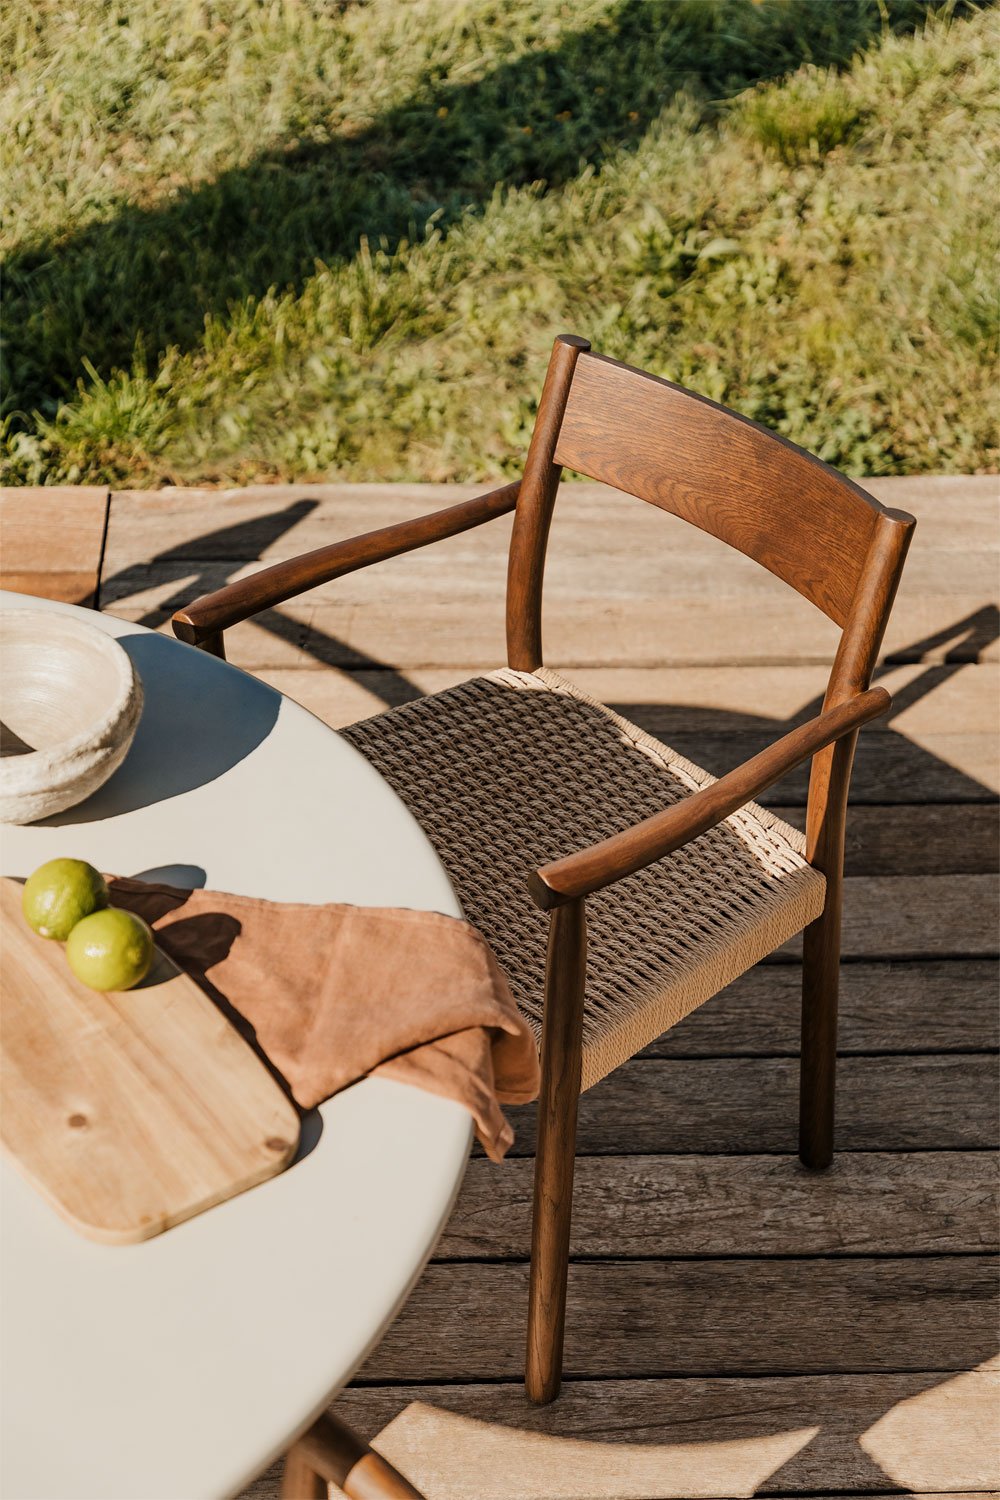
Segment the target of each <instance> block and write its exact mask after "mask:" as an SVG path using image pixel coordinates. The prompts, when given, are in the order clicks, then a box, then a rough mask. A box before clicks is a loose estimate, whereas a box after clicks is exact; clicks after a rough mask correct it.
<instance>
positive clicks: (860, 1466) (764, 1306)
mask: <svg viewBox="0 0 1000 1500" xmlns="http://www.w3.org/2000/svg"><path fill="white" fill-rule="evenodd" d="M871 488H872V490H873V491H874V493H876V494H877V495H878V496H879V497H880V498H883V499H884V500H886V501H887V502H889V503H892V504H896V505H901V506H903V507H905V508H907V509H911V510H913V511H914V512H915V513H916V515H917V517H918V520H919V526H918V530H917V535H916V541H915V543H914V547H913V551H912V554H911V558H910V561H909V564H908V567H907V572H906V575H905V578H904V584H903V589H902V591H901V594H900V598H899V601H898V604H897V608H896V612H895V616H894V620H893V623H892V626H891V631H890V636H889V638H888V640H887V642H886V650H885V663H884V666H883V668H882V669H881V673H880V679H879V680H881V681H882V682H883V683H884V684H885V685H886V686H887V687H888V688H889V689H890V690H891V691H892V692H893V694H894V696H895V704H894V708H893V712H892V715H891V717H890V718H889V719H888V720H887V721H880V723H879V724H878V725H876V726H872V728H870V729H868V730H866V731H865V732H864V734H863V735H862V740H861V747H860V750H859V754H858V761H857V769H856V773H855V780H854V796H853V813H852V817H851V822H850V832H849V853H848V873H849V880H848V894H847V913H846V923H845V958H846V963H845V966H844V979H843V1002H842V1009H843V1025H842V1034H841V1045H842V1055H843V1061H842V1064H841V1071H840V1095H839V1101H840V1102H839V1134H838V1145H839V1152H840V1154H839V1155H838V1158H837V1161H836V1164H835V1166H834V1168H833V1169H832V1170H831V1171H830V1172H829V1173H827V1174H824V1175H819V1176H811V1175H809V1174H807V1173H805V1172H804V1171H803V1170H802V1169H801V1168H800V1167H799V1166H798V1165H797V1163H796V1160H795V1124H796V1050H797V1030H798V1018H797V1004H798V996H797V982H798V975H797V963H796V945H794V944H791V945H789V946H788V948H787V950H785V951H783V952H782V953H781V954H779V955H777V956H776V959H775V961H774V962H772V963H768V964H765V965H762V966H760V967H759V968H758V969H756V970H755V971H753V972H752V973H751V974H749V975H748V976H746V977H745V978H743V979H742V980H740V981H738V982H737V983H736V984H734V985H732V986H731V987H730V989H729V990H727V991H726V992H724V993H723V994H722V995H720V996H718V997H717V998H716V999H715V1000H713V1001H710V1002H709V1003H708V1004H707V1005H706V1006H704V1007H703V1008H702V1009H701V1010H700V1011H698V1012H696V1013H695V1014H694V1015H692V1016H690V1017H689V1018H688V1019H687V1020H685V1021H684V1022H683V1023H682V1024H681V1025H680V1026H678V1027H676V1028H675V1029H674V1030H673V1031H671V1032H670V1033H668V1034H667V1035H666V1036H664V1037H663V1038H661V1039H660V1041H658V1042H657V1043H655V1044H654V1045H653V1046H652V1047H650V1048H649V1049H647V1051H646V1052H645V1053H644V1054H643V1055H642V1056H641V1057H640V1058H637V1059H636V1060H635V1061H633V1062H632V1063H630V1064H628V1065H627V1066H626V1067H624V1068H622V1069H620V1070H619V1071H618V1072H617V1073H616V1074H614V1075H613V1076H612V1077H611V1078H609V1079H607V1080H606V1081H605V1082H603V1083H602V1084H600V1085H599V1086H598V1087H597V1088H595V1089H594V1090H592V1091H591V1092H590V1093H588V1094H587V1095H586V1096H585V1097H584V1099H583V1102H582V1106H581V1123H580V1150H581V1158H580V1162H579V1171H578V1187H577V1196H576V1214H575V1220H574V1229H573V1256H574V1264H573V1267H572V1270H571V1276H570V1294H569V1302H570V1311H569V1332H568V1339H567V1360H566V1363H567V1371H568V1379H567V1381H566V1384H565V1387H564V1392H563V1395H562V1397H561V1398H560V1400H559V1401H558V1402H557V1403H556V1404H555V1405H553V1406H552V1407H549V1408H545V1409H541V1410H538V1409H534V1408H531V1407H529V1406H528V1404H527V1403H526V1401H525V1399H524V1397H523V1395H522V1393H521V1388H520V1385H519V1381H518V1375H519V1371H520V1366H521V1358H522V1344H523V1330H524V1308H525V1297H526V1286H527V1268H526V1255H527V1241H528V1213H529V1203H530V1182H531V1150H532V1142H533V1120H532V1111H531V1110H530V1109H526V1110H520V1111H514V1112H513V1113H514V1116H515V1124H516V1128H517V1133H518V1137H517V1144H516V1147H515V1150H514V1154H513V1159H512V1160H509V1161H508V1162H507V1163H505V1164H504V1165H503V1166H501V1167H497V1166H494V1165H492V1164H490V1163H489V1162H487V1161H486V1160H484V1159H482V1158H480V1157H478V1156H477V1157H475V1158H474V1159H473V1161H472V1163H471V1165H470V1168H469V1172H468V1176H467V1178H466V1182H465V1187H464V1189H463V1192H462V1195H461V1198H460V1201H459V1204H458V1206H457V1208H456V1211H455V1214H454V1216H453V1219H452V1221H451V1224H450V1226H449V1228H448V1230H447V1232H446V1234H445V1237H444V1239H443V1240H442V1242H441V1245H440V1248H439V1252H438V1255H437V1256H436V1258H435V1261H434V1263H433V1264H432V1265H431V1266H430V1267H429V1268H428V1270H427V1272H426V1273H425V1275H424V1277H423V1278H422V1280H421V1282H420V1283H419V1285H418V1287H417V1289H416V1291H415V1292H414V1294H413V1296H412V1298H411V1299H410V1302H409V1303H408V1305H407V1307H406V1309H405V1310H404V1312H403V1314H402V1315H401V1317H400V1318H399V1320H398V1322H397V1323H396V1325H395V1327H394V1328H393V1329H392V1330H391V1331H390V1333H389V1334H388V1336H387V1337H386V1339H385V1341H384V1342H383V1344H382V1345H381V1347H380V1348H379V1349H378V1350H377V1351H376V1352H375V1353H374V1354H373V1355H372V1357H371V1359H370V1360H369V1362H368V1364H367V1366H366V1367H365V1368H364V1370H363V1371H362V1372H361V1374H360V1376H359V1378H358V1380H357V1382H356V1383H355V1386H354V1387H353V1388H352V1389H351V1390H350V1391H349V1392H347V1393H346V1394H345V1395H344V1396H343V1397H342V1398H341V1400H340V1401H339V1402H338V1410H339V1411H340V1412H341V1413H343V1414H344V1415H346V1416H347V1417H348V1418H349V1419H350V1420H352V1421H353V1422H354V1424H355V1425H356V1426H357V1427H358V1428H359V1429H360V1430H362V1431H363V1432H365V1433H371V1432H374V1431H375V1430H377V1429H378V1428H379V1427H382V1426H384V1425H385V1424H386V1423H391V1425H390V1427H389V1430H388V1432H387V1433H386V1435H385V1439H384V1442H383V1446H384V1448H385V1451H386V1452H387V1453H388V1454H389V1455H390V1456H391V1457H393V1458H395V1459H396V1460H397V1461H398V1462H399V1463H400V1465H401V1466H402V1467H404V1468H407V1469H408V1471H409V1472H411V1473H412V1475H413V1477H414V1479H415V1481H416V1482H418V1483H423V1484H424V1485H425V1486H426V1488H427V1490H428V1493H429V1495H430V1496H431V1497H433V1500H459V1497H461V1500H541V1497H546V1500H557V1497H559V1500H586V1497H594V1500H611V1497H615V1500H661V1497H666V1496H682V1497H696V1496H741V1495H750V1494H756V1495H760V1496H778V1495H781V1496H811V1497H819V1496H829V1497H833V1496H841V1495H844V1496H846V1495H867V1496H871V1495H881V1494H890V1493H892V1494H898V1493H904V1494H919V1495H927V1496H929V1495H944V1494H949V1495H955V1494H966V1495H971V1494H994V1493H996V1492H998V1491H1000V1457H998V1450H1000V1403H998V1400H997V1395H998V1392H997V1385H998V1382H1000V1366H998V1363H997V1361H996V1358H995V1357H996V1355H997V1347H998V1345H997V1295H996V1293H997V1277H996V1262H995V1259H994V1252H995V1249H996V1240H997V1214H996V1207H995V1187H996V1180H997V1178H996V1161H995V1157H994V1155H993V1150H994V1148H995V1146H996V1143H997V1060H996V1051H997V1045H998V1037H997V974H996V958H997V947H998V942H997V879H996V869H997V813H996V806H995V804H996V797H997V791H998V784H1000V779H998V764H997V734H996V731H997V719H998V714H997V708H998V697H997V680H996V677H997V672H998V667H997V661H998V656H1000V652H998V629H997V618H998V617H997V609H996V585H997V562H998V529H997V507H996V497H997V481H996V480H994V479H990V478H982V479H979V478H977V479H912V480H902V479H896V480H880V481H872V482H871ZM475 492H476V491H475V490H474V489H471V488H467V487H452V488H449V489H442V488H440V487H431V486H387V487H376V486H319V487H305V486H297V487H292V488H288V487H283V488H278V487H274V488H258V489H251V490H244V491H235V492H225V491H222V492H220V491H190V490H189V491H179V490H168V491H164V492H162V493H159V494H153V493H150V492H135V493H127V492H126V493H116V494H108V493H106V492H104V491H100V490H98V491H95V490H63V491H56V490H49V491H44V492H40V491H19V492H8V494H7V496H6V497H5V499H4V502H3V510H2V513H0V531H2V535H0V540H2V542H3V545H4V582H5V583H6V584H7V586H9V587H20V588H23V589H26V590H29V591H32V592H38V593H50V594H53V595H55V596H58V597H63V598H72V599H85V600H88V601H96V602H97V603H98V604H99V607H100V608H102V609H105V610H109V611H111V612H113V613H115V614H119V615H123V616H126V617H128V618H131V619H138V620H142V621H143V622H144V623H146V624H152V625H160V624H161V623H162V622H163V621H164V620H165V619H166V618H167V617H168V616H169V613H170V611H171V610H172V609H173V608H175V607H176V606H177V605H179V604H181V603H185V602H187V601H189V600H190V599H191V598H193V597H194V596H195V595H197V594H199V593H202V592H204V591H205V590H206V589H209V588H212V587H216V586H218V585H219V584H221V583H222V582H223V581H225V580H228V579H232V578H234V577H237V576H240V575H241V574H242V573H244V572H247V571H251V570H253V569H254V568H255V567H257V566H259V563H260V561H261V560H267V561H271V560H277V559H279V558H282V557H286V556H289V555H292V554H294V553H296V552H300V551H303V550H306V549H308V548H310V547H314V546H318V545H321V544H322V543H324V542H327V541H331V540H334V539H336V538H338V537H341V536H347V535H350V534H352V533H354V532H356V531H361V530H368V529H371V528H372V527H373V526H377V525H382V524H385V523H387V522H388V521H390V520H394V519H397V518H402V517H404V516H407V515H412V514H416V513H418V512H420V511H424V510H428V509H432V508H434V507H435V506H436V505H438V504H443V503H447V502H448V501H449V500H452V499H458V498H461V497H462V496H464V495H467V494H472V493H475ZM508 534H509V522H507V521H500V522H496V523H494V524H493V525H492V526H490V527H487V528H484V529H483V530H481V531H478V532H474V533H470V534H468V535H466V536H463V537H458V538H455V539H453V540H451V541H450V542H446V543H444V544H442V545H440V546H438V547H435V548H432V549H430V550H428V551H424V552H420V553H417V554H415V555H413V556H411V557H409V558H401V559H396V560H394V561H393V562H390V563H387V564H384V565H382V566H380V567H378V568H374V569H372V570H370V572H368V573H365V574H359V575H355V576H353V577H350V578H347V579H343V580H341V581H340V582H339V583H336V584H332V585H329V586H327V587H325V588H322V589H320V590H318V591H317V592H316V593H315V594H313V595H311V596H309V597H308V598H307V599H304V600H302V601H299V602H298V603H296V604H294V605H289V606H286V607H282V608H281V609H280V610H276V611H272V612H271V613H270V614H269V615H267V616H266V617H264V618H262V619H261V620H260V621H259V622H257V623H254V624H247V625H244V626H241V627H239V628H238V629H237V630H235V631H233V632H232V633H231V636H230V642H231V649H230V655H231V659H233V660H235V661H236V662H237V663H238V664H239V665H241V666H244V667H247V668H248V669H250V670H252V671H254V672H256V673H258V674H259V675H260V676H261V677H263V678H265V679H266V680H267V681H269V682H271V683H273V684H274V685H275V686H276V687H278V688H280V689H281V690H282V691H283V692H285V693H288V694H290V695H291V696H292V697H294V698H297V699H298V700H299V701H300V702H302V703H304V704H305V705H306V706H307V707H309V708H311V709H312V710H313V711H314V712H316V713H317V714H319V715H320V716H321V717H323V718H324V719H326V720H327V721H328V722H329V723H331V724H334V725H337V724H344V723H349V722H351V721H353V720H355V719H357V718H360V717H363V716H365V715H367V714H370V713H373V712H378V711H379V710H380V709H381V708H382V707H383V706H384V705H385V704H392V703H399V702H404V701H406V700H408V699H410V698H413V697H415V696H418V695H420V694H422V693H425V692H428V691H433V690H435V689H437V688H439V687H441V686H443V685H445V684H447V683H451V682H454V681H458V680H460V679H461V678H463V677H465V676H468V675H470V673H471V672H473V671H475V670H476V669H478V668H481V667H493V666H496V665H498V664H500V663H501V662H502V660H503V606H502V598H503V584H504V572H505V547H506V541H507V537H508ZM793 619H794V620H795V622H796V634H795V636H794V640H795V649H794V654H789V652H788V648H787V645H786V642H787V641H788V639H789V635H788V629H787V627H788V623H789V621H790V620H793ZM834 639H835V632H834V628H833V626H831V625H830V624H829V622H827V621H826V620H825V619H824V618H823V617H822V616H820V615H819V614H818V612H816V611H815V610H812V609H811V608H810V607H809V606H807V605H805V604H804V603H800V602H797V601H796V599H795V597H794V596H793V595H792V594H791V593H790V592H789V591H788V590H787V588H785V587H784V586H783V585H780V584H778V583H777V582H776V581H775V580H773V579H771V578H770V577H769V575H767V574H764V573H762V572H760V571H759V570H757V569H756V568H754V566H753V565H752V564H750V563H748V562H746V561H745V560H744V559H743V558H741V557H739V556H736V555H735V554H732V553H727V552H726V551H725V549H723V548H721V547H720V546H719V545H718V544H716V543H715V542H714V541H713V540H712V539H711V538H708V537H704V536H702V535H700V534H699V533H697V532H695V531H693V530H691V529H690V528H686V527H684V526H683V524H682V523H680V522H675V521H674V520H673V518H671V517H667V516H664V515H662V514H660V513H658V512H655V511H653V510H652V508H650V507H647V506H642V505H640V504H639V503H638V502H632V501H629V500H627V499H625V498H623V497H620V496H615V495H612V494H611V493H610V492H608V491H606V490H603V489H601V488H600V487H598V486H592V485H579V486H576V485H574V486H572V487H567V488H566V490H564V493H563V496H562V498H561V501H560V504H559V505H558V506H557V508H556V521H555V524H554V526H553V531H552V542H551V549H550V566H549V572H548V578H547V613H546V655H547V659H549V660H550V661H551V662H552V664H553V665H554V666H557V667H559V668H560V669H563V670H565V671H566V672H567V673H568V674H570V675H572V676H573V677H574V678H575V679H576V680H577V681H578V682H579V683H580V684H581V685H582V686H583V687H585V688H587V689H589V690H590V691H592V692H594V693H596V694H597V695H598V696H599V697H600V698H602V699H603V700H604V701H605V702H608V703H611V704H613V705H615V706H616V707H617V708H619V709H620V710H621V711H622V712H624V713H626V714H628V715H629V717H631V718H633V719H635V720H636V721H637V722H638V723H640V724H641V725H643V726H644V727H645V728H647V729H649V730H650V731H651V732H653V733H654V734H657V735H659V736H661V737H663V738H665V739H667V740H669V741H670V742H671V743H672V744H673V745H675V746H676V747H677V748H678V749H680V750H682V751H684V752H685V753H686V754H689V755H690V756H692V757H693V758H694V759H696V760H698V761H699V762H701V764H703V765H706V766H708V767H710V768H711V769H713V770H716V771H723V770H726V769H728V768H729V767H731V766H733V765H735V764H736V763H737V762H739V761H741V760H742V759H744V758H745V757H746V756H747V755H749V754H752V753H753V752H754V751H755V750H757V749H759V748H762V746H763V745H764V744H765V743H767V742H768V741H770V740H771V739H773V738H775V737H776V736H777V735H779V734H781V733H782V732H784V731H785V730H786V729H787V728H788V727H790V726H791V725H793V724H795V723H796V722H799V721H800V720H802V719H803V718H805V717H807V716H808V715H810V714H811V713H813V712H815V711H816V709H817V707H818V700H819V695H820V694H821V692H822V688H823V683H824V676H825V673H824V668H825V665H826V664H828V662H829V660H830V656H831V653H832V648H833V644H834ZM805 786H806V783H805V777H804V775H797V776H794V777H791V778H789V780H788V781H786V782H785V783H782V784H781V785H780V786H779V787H778V788H776V789H775V791H774V792H773V793H772V794H771V796H770V798H769V799H767V800H769V801H770V803H771V805H773V806H776V807H779V808H781V809H782V811H783V814H784V815H785V816H787V817H789V818H791V819H793V820H797V821H798V822H799V823H801V819H802V816H803V807H804V799H805ZM991 1361H992V1363H991ZM276 1494H277V1469H275V1470H273V1471H272V1472H271V1473H269V1474H268V1475H265V1476H263V1477H262V1479H261V1480H260V1481H258V1483H257V1484H256V1485H254V1486H253V1488H252V1489H251V1491H249V1492H248V1495H252V1496H254V1497H256V1500H264V1497H271V1496H275V1495H276Z"/></svg>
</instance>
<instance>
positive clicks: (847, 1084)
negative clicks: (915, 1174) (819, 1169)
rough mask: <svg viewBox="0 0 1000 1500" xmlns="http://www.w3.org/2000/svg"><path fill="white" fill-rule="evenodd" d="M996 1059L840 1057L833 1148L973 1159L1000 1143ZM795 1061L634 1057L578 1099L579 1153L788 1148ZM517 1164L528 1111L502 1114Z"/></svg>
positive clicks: (531, 1134) (792, 1146) (792, 1144)
mask: <svg viewBox="0 0 1000 1500" xmlns="http://www.w3.org/2000/svg"><path fill="white" fill-rule="evenodd" d="M996 1075H997V1060H996V1057H995V1056H992V1055H984V1054H952V1055H950V1056H947V1055H944V1056H942V1055H941V1054H937V1053H934V1054H931V1055H929V1056H904V1057H896V1056H882V1057H845V1058H842V1059H841V1061H840V1064H839V1066H838V1069H837V1148H838V1150H841V1151H935V1150H938V1151H942V1150H947V1151H977V1150H983V1149H993V1148H995V1147H996V1146H997V1144H998V1140H997V1137H998V1119H997V1089H996ZM798 1088H799V1078H798V1060H797V1058H794V1057H714V1058H700V1057H699V1058H673V1057H670V1058H636V1059H633V1060H632V1061H631V1062H627V1063H625V1064H624V1065H623V1066H622V1067H620V1068H618V1069H617V1070H616V1072H615V1073H613V1074H612V1075H611V1076H610V1077H609V1078H606V1079H604V1080H602V1082H601V1083H598V1084H596V1085H595V1086H594V1088H592V1089H588V1091H587V1092H586V1093H585V1094H584V1095H583V1096H582V1098H581V1100H580V1117H579V1127H578V1137H577V1139H578V1143H579V1149H580V1151H581V1153H582V1154H585V1155H590V1154H593V1155H610V1156H622V1155H628V1154H632V1153H636V1154H647V1153H660V1152H662V1153H666V1154H668V1155H670V1154H680V1153H683V1154H685V1155H688V1154H693V1155H705V1154H707V1153H716V1152H717V1153H720V1154H724V1155H749V1156H752V1155H757V1154H758V1153H762V1152H768V1153H770V1152H777V1153H780V1154H782V1155H786V1156H789V1157H794V1156H795V1155H796V1152H797V1150H798V1134H797V1132H798ZM508 1116H509V1118H510V1120H511V1123H512V1124H513V1125H514V1128H515V1131H516V1139H515V1141H514V1145H513V1148H512V1152H513V1154H514V1155H515V1156H523V1155H530V1154H531V1152H532V1151H533V1150H534V1140H535V1114H534V1110H533V1109H532V1108H531V1107H530V1106H521V1107H519V1108H512V1109H509V1110H508Z"/></svg>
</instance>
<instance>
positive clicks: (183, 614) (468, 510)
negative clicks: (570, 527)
mask: <svg viewBox="0 0 1000 1500" xmlns="http://www.w3.org/2000/svg"><path fill="white" fill-rule="evenodd" d="M519 488H520V481H519V480H518V481H515V483H513V484H505V485H504V486H503V487H502V488H501V489H497V490H491V491H490V492H489V494H487V495H477V496H476V498H475V499H474V500H463V501H461V502H460V504H458V505H449V506H448V508H447V509H446V510H436V511H432V512H431V514H430V515H426V516H416V517H414V519H413V520H412V521H399V522H397V524H396V525H394V526H383V527H382V528H381V529H380V530H378V531H368V532H366V533H365V534H364V535H363V536H354V537H349V538H347V539H346V540H345V541H342V542H334V543H333V544H332V545H331V546H329V547H318V548H317V549H316V551H315V552H305V553H303V554H302V556H301V557H292V558H289V559H288V561H287V562H281V563H275V564H274V566H273V567H270V568H262V569H261V571H260V572H259V573H254V574H253V575H252V577H250V578H241V579H240V580H239V581H238V582H237V583H230V584H228V585H227V586H226V587H225V588H222V589H217V590H216V591H215V593H214V594H203V595H202V597H201V598H200V599H195V601H194V603H193V604H189V605H187V607H186V608H184V609H179V610H177V611H176V613H175V614H174V616H173V620H172V622H171V623H172V625H173V627H174V634H175V635H176V636H178V637H179V639H180V640H182V641H187V643H188V644H189V645H191V646H200V645H201V644H202V643H203V642H206V641H209V640H211V638H213V637H218V636H219V634H220V632H221V631H223V630H228V628H229V626H230V625H238V624H239V622H240V621H241V620H247V619H249V618H250V616H251V615H255V614H258V613H259V612H260V611H261V610H262V609H270V608H272V607H273V606H274V605H275V604H283V603H284V602H285V600H286V599H292V598H294V596H295V595H296V594H302V593H304V592H305V591H306V589H311V588H315V587H316V586H317V584H320V583H329V582H330V580H331V579H332V578H340V577H342V576H343V575H344V574H345V573H356V572H357V571H358V569H359V568H367V567H368V566H369V564H370V563H376V562H382V561H384V559H386V558H388V557H398V556H399V554H400V553H401V552H413V551H415V550H416V548H418V547H426V546H427V545H428V543H430V542H439V541H442V540H443V539H444V538H445V537H449V536H457V535H458V533H459V532H461V531H470V530H471V529H472V527H473V526H481V525H482V524H483V522H484V521H492V520H493V519H494V518H495V517H496V516H505V515H507V513H508V512H509V511H512V510H513V509H514V507H515V505H516V504H517V493H518V490H519Z"/></svg>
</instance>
